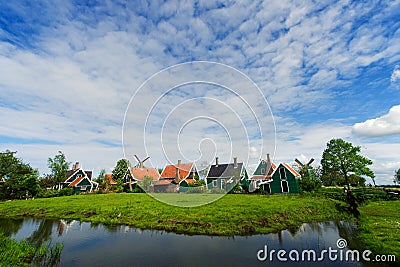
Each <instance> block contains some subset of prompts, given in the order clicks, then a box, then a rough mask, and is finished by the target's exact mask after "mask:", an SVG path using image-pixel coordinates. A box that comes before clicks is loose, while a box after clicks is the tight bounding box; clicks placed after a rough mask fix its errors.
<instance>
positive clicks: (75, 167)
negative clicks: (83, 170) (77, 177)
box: [72, 161, 79, 171]
mask: <svg viewBox="0 0 400 267" xmlns="http://www.w3.org/2000/svg"><path fill="white" fill-rule="evenodd" d="M77 169H79V162H78V161H77V162H75V164H74V165H73V166H72V170H73V171H76V170H77Z"/></svg>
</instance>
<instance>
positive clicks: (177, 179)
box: [175, 159, 181, 183]
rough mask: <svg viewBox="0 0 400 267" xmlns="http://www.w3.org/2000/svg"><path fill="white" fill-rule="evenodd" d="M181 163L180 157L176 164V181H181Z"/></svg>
mask: <svg viewBox="0 0 400 267" xmlns="http://www.w3.org/2000/svg"><path fill="white" fill-rule="evenodd" d="M179 165H181V160H180V159H178V165H176V166H175V182H176V183H179V180H180V177H179Z"/></svg>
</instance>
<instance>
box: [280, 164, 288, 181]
mask: <svg viewBox="0 0 400 267" xmlns="http://www.w3.org/2000/svg"><path fill="white" fill-rule="evenodd" d="M281 170H283V173H284V174H285V178H282V174H281ZM279 178H281V180H287V177H286V171H285V168H282V167H281V168H279Z"/></svg>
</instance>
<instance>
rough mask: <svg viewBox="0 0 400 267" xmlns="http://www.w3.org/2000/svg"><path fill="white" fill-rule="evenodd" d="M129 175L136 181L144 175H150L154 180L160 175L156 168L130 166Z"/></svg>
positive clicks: (140, 179)
mask: <svg viewBox="0 0 400 267" xmlns="http://www.w3.org/2000/svg"><path fill="white" fill-rule="evenodd" d="M131 175H132V176H133V178H134V179H136V180H138V181H143V179H144V177H145V176H149V177H152V178H153V180H154V181H157V180H158V178H159V177H160V174H159V173H158V170H157V169H153V168H131Z"/></svg>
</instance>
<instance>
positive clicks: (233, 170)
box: [205, 158, 248, 192]
mask: <svg viewBox="0 0 400 267" xmlns="http://www.w3.org/2000/svg"><path fill="white" fill-rule="evenodd" d="M233 161H234V162H233V163H229V164H219V162H218V158H216V159H215V164H214V165H211V167H210V169H209V171H208V174H207V176H206V178H205V179H206V185H207V189H220V190H224V191H226V192H229V191H231V190H232V189H233V188H234V187H235V185H236V184H237V183H239V184H240V185H241V186H242V187H243V186H247V184H248V175H247V171H246V168H245V167H244V164H243V163H242V162H241V163H238V162H237V158H234V159H233Z"/></svg>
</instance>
